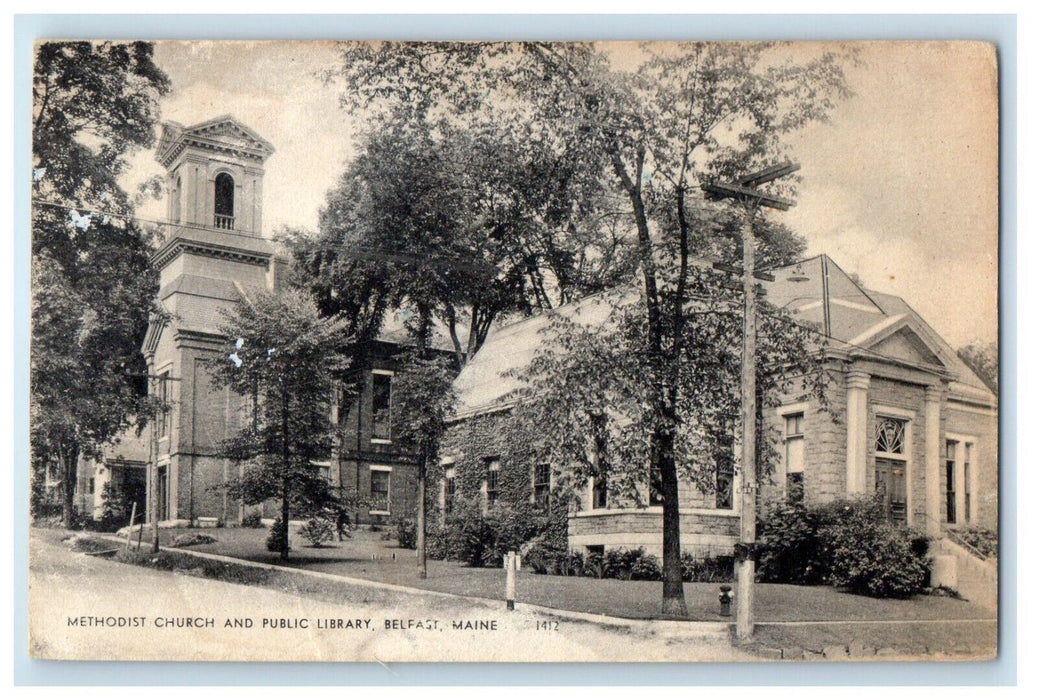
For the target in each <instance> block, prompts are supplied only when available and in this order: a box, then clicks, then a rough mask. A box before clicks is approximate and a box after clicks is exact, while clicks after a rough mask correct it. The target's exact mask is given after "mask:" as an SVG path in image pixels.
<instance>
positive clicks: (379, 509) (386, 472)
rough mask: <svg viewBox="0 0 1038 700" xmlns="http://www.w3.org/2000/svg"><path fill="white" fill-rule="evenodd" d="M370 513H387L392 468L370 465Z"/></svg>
mask: <svg viewBox="0 0 1038 700" xmlns="http://www.w3.org/2000/svg"><path fill="white" fill-rule="evenodd" d="M370 469H371V491H370V501H371V511H370V512H371V513H373V514H375V515H388V514H389V479H390V475H391V474H392V469H391V468H389V467H380V466H375V465H372V466H371V468H370Z"/></svg>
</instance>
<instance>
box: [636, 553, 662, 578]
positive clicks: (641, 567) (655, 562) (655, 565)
mask: <svg viewBox="0 0 1038 700" xmlns="http://www.w3.org/2000/svg"><path fill="white" fill-rule="evenodd" d="M636 551H637V550H636ZM631 579H632V580H634V581H661V580H663V568H662V567H661V566H660V560H659V557H657V556H656V555H655V554H645V553H640V554H639V556H638V558H637V559H635V560H634V564H632V566H631Z"/></svg>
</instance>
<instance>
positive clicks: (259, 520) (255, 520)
mask: <svg viewBox="0 0 1038 700" xmlns="http://www.w3.org/2000/svg"><path fill="white" fill-rule="evenodd" d="M241 526H242V527H252V528H256V527H263V517H262V514H261V513H260V512H259V511H258V510H253V511H249V512H248V513H246V514H245V516H244V517H243V518H242V519H241Z"/></svg>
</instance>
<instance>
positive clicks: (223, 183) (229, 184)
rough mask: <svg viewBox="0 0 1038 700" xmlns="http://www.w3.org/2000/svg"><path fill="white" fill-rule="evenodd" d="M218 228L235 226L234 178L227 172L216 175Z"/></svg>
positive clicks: (216, 222)
mask: <svg viewBox="0 0 1038 700" xmlns="http://www.w3.org/2000/svg"><path fill="white" fill-rule="evenodd" d="M214 201H215V207H214V214H215V217H214V219H215V222H214V223H215V225H216V228H222V229H233V228H234V178H233V177H231V176H230V175H228V174H227V173H220V174H219V175H217V176H216V196H215V198H214Z"/></svg>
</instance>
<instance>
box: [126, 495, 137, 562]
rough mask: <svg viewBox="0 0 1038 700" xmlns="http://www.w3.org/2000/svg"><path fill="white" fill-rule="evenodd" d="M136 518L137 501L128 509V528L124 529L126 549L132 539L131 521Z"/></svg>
mask: <svg viewBox="0 0 1038 700" xmlns="http://www.w3.org/2000/svg"><path fill="white" fill-rule="evenodd" d="M136 519H137V501H134V502H133V507H132V508H131V509H130V528H129V529H128V530H127V531H126V549H127V550H129V549H130V542H131V540H132V539H133V521H134V520H136Z"/></svg>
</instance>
